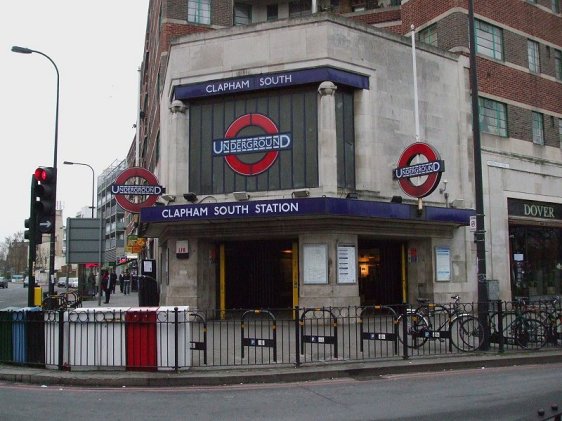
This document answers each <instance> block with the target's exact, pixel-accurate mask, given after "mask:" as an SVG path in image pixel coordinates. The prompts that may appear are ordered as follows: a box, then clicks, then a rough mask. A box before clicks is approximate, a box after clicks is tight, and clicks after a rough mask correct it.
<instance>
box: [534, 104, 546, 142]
mask: <svg viewBox="0 0 562 421" xmlns="http://www.w3.org/2000/svg"><path fill="white" fill-rule="evenodd" d="M533 143H535V144H537V145H544V121H543V115H542V114H541V113H537V112H534V111H533Z"/></svg>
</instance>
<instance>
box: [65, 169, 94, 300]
mask: <svg viewBox="0 0 562 421" xmlns="http://www.w3.org/2000/svg"><path fill="white" fill-rule="evenodd" d="M63 164H65V165H83V166H85V167H88V168H90V169H91V170H92V206H90V207H91V208H92V219H93V218H94V209H95V205H94V197H95V194H94V193H95V187H94V186H95V184H94V183H95V179H96V176H95V173H94V169H93V168H92V166H91V165H89V164H86V163H84V162H73V161H64V162H63ZM101 217H102V216H101V215H100V218H99V219H100V226H99V237H100V238H99V242H100V244H99V256H98V264H99V268H98V282H97V285H98V288H99V287H100V285H101V264H102V257H101V248H102V233H103V231H102V219H101ZM98 305H101V288H99V297H98Z"/></svg>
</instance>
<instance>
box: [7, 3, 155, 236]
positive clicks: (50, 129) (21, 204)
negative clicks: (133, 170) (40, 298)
mask: <svg viewBox="0 0 562 421" xmlns="http://www.w3.org/2000/svg"><path fill="white" fill-rule="evenodd" d="M148 3H149V0H96V1H83V0H27V1H3V2H1V3H0V27H1V28H2V29H1V30H0V95H1V96H2V100H1V102H0V103H1V104H2V106H1V112H0V133H1V137H0V142H1V145H2V148H1V151H0V159H1V165H0V175H1V177H0V180H1V181H0V182H1V186H0V189H1V191H3V192H4V193H5V194H4V200H3V203H2V205H1V207H0V208H1V217H0V242H3V241H4V239H5V238H6V237H8V236H12V235H13V234H15V233H17V232H20V231H21V232H23V231H24V229H25V228H24V220H25V219H26V218H28V217H29V206H30V187H31V176H32V174H33V172H34V171H35V169H36V168H37V167H38V166H53V164H54V143H55V121H56V112H55V110H56V86H57V85H56V71H55V67H54V66H53V64H51V62H50V61H49V60H48V59H47V58H45V57H43V56H41V55H39V54H17V53H14V52H12V51H11V48H12V46H14V45H17V46H20V47H26V48H30V49H32V50H37V51H41V52H42V53H44V54H46V55H47V56H49V57H50V58H51V59H52V60H53V61H54V62H55V64H56V66H57V67H58V70H59V83H60V88H59V117H58V122H59V124H58V142H57V144H58V148H57V167H58V184H57V202H59V203H60V205H61V206H62V207H63V220H64V221H66V219H67V218H69V217H70V218H73V217H75V216H76V214H77V212H79V211H80V210H81V209H82V208H84V207H88V206H90V205H91V202H92V170H90V168H88V167H86V166H77V165H63V162H64V161H74V162H81V163H85V164H89V165H90V166H91V167H92V168H93V169H94V174H95V178H96V186H97V177H98V175H100V174H101V173H102V172H103V170H105V169H106V168H107V167H108V166H110V165H111V164H112V163H113V162H114V161H115V160H119V161H120V160H123V159H125V158H126V157H127V152H128V151H129V147H130V145H131V143H132V142H133V139H134V136H135V129H134V127H133V126H134V125H135V123H136V115H137V107H138V92H139V72H138V68H139V67H140V66H141V64H142V58H143V51H144V38H145V32H146V20H147V11H148ZM96 188H97V187H96Z"/></svg>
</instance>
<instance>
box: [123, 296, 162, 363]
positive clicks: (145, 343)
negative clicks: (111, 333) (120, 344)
mask: <svg viewBox="0 0 562 421" xmlns="http://www.w3.org/2000/svg"><path fill="white" fill-rule="evenodd" d="M156 318H157V315H156V309H155V308H154V307H132V308H130V309H129V310H127V313H126V314H125V326H126V327H125V335H126V337H127V370H138V371H154V370H156Z"/></svg>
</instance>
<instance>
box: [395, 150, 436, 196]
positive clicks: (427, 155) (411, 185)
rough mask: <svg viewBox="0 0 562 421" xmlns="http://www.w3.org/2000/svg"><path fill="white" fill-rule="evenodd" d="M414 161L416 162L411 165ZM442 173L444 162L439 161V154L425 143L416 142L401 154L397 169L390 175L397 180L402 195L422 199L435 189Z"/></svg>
mask: <svg viewBox="0 0 562 421" xmlns="http://www.w3.org/2000/svg"><path fill="white" fill-rule="evenodd" d="M416 158H417V159H416ZM414 160H416V161H417V162H416V163H413V162H414ZM443 171H445V162H444V161H442V160H441V158H440V156H439V153H438V152H437V151H436V150H435V149H434V148H433V147H432V146H430V145H428V144H427V143H423V142H416V143H413V144H412V145H410V146H408V147H407V148H406V149H405V150H404V152H402V155H401V156H400V159H399V160H398V168H396V169H394V170H393V171H392V175H393V178H394V179H396V180H398V183H400V187H401V188H402V191H403V192H404V193H406V194H407V195H408V196H412V197H417V198H422V197H426V196H428V195H430V194H431V193H432V192H433V191H434V190H435V189H436V188H437V186H438V185H439V182H440V181H441V174H442V173H443ZM414 180H415V181H416V182H414Z"/></svg>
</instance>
